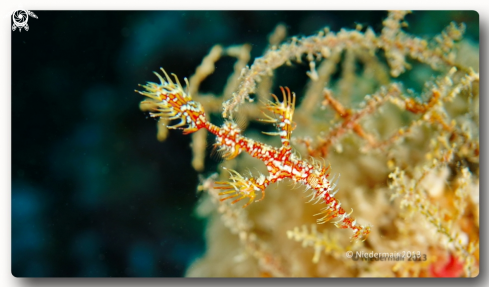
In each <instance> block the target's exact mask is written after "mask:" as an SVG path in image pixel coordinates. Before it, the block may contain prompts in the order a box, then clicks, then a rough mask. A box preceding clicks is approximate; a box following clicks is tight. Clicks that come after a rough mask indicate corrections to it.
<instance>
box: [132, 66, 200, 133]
mask: <svg viewBox="0 0 489 287" xmlns="http://www.w3.org/2000/svg"><path fill="white" fill-rule="evenodd" d="M161 71H162V72H163V74H164V75H165V78H163V77H162V76H161V75H160V74H158V73H156V72H154V74H155V75H156V76H157V77H158V79H159V80H160V83H159V84H158V83H153V82H148V83H147V84H146V85H143V86H142V87H143V88H144V89H145V91H137V90H136V92H138V93H140V94H141V95H143V96H146V97H148V98H150V100H146V101H143V103H145V102H151V103H152V104H153V106H154V108H153V111H152V112H151V113H150V115H151V116H152V117H160V118H164V119H168V120H180V122H179V123H177V124H175V125H172V126H168V128H169V129H181V130H183V133H184V134H189V133H192V132H195V131H197V130H199V129H201V128H203V127H205V126H206V123H207V122H206V118H205V112H204V108H203V107H202V106H201V105H200V103H198V102H195V101H192V97H191V95H190V93H189V92H188V86H189V83H188V80H187V78H185V83H186V84H187V91H185V90H184V89H183V87H182V85H181V84H180V81H179V80H178V77H177V76H176V75H175V74H172V76H173V77H174V78H175V82H176V83H174V82H173V81H172V80H171V78H170V77H169V76H168V74H167V73H166V71H165V70H164V69H163V68H162V69H161Z"/></svg>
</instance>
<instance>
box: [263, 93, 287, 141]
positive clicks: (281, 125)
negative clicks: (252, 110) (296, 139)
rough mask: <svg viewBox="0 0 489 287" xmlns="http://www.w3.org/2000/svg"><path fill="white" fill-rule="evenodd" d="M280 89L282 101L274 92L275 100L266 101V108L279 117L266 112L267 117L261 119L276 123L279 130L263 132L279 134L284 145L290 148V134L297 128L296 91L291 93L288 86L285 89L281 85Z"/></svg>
mask: <svg viewBox="0 0 489 287" xmlns="http://www.w3.org/2000/svg"><path fill="white" fill-rule="evenodd" d="M280 90H281V91H282V95H283V101H282V102H280V101H279V100H278V98H277V96H275V95H274V94H272V97H273V98H274V99H275V102H268V103H265V104H266V105H265V109H267V110H269V111H270V112H272V113H274V114H275V115H277V116H278V119H277V118H273V117H271V116H269V115H267V114H266V113H264V114H265V117H266V118H264V119H260V121H262V122H268V123H273V124H275V125H276V126H277V129H278V130H279V131H278V132H275V133H267V132H263V133H264V134H267V135H272V136H274V135H279V136H280V139H281V141H282V146H283V147H286V148H290V136H291V134H292V130H294V128H295V124H294V123H293V121H292V118H293V116H294V110H295V93H291V92H290V89H289V88H287V87H285V89H284V88H283V87H280Z"/></svg>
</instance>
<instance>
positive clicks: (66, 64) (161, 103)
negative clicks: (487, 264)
mask: <svg viewBox="0 0 489 287" xmlns="http://www.w3.org/2000/svg"><path fill="white" fill-rule="evenodd" d="M12 19H13V20H12V37H11V51H12V94H11V102H12V142H11V144H12V169H11V172H12V185H11V186H12V191H11V193H12V197H11V198H12V202H11V204H12V214H11V216H12V221H11V222H12V230H11V234H12V246H11V249H12V258H11V262H12V265H11V266H12V270H11V271H12V274H13V275H14V276H16V277H343V278H350V277H441V278H445V277H476V276H478V274H479V262H480V258H479V130H480V128H479V14H478V13H477V12H476V11H42V10H36V11H27V10H19V11H16V12H15V13H14V15H13V16H12ZM34 110H36V111H34Z"/></svg>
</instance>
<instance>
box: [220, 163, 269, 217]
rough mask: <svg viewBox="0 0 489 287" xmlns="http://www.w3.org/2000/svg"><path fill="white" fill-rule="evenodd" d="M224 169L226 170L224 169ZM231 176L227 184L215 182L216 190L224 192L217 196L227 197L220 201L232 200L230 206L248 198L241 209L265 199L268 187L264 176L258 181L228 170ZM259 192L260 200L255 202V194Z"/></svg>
mask: <svg viewBox="0 0 489 287" xmlns="http://www.w3.org/2000/svg"><path fill="white" fill-rule="evenodd" d="M225 169H226V168H225ZM228 171H229V173H230V174H231V177H230V180H231V181H229V182H225V181H216V182H215V184H216V187H215V188H216V189H221V190H224V191H222V192H220V193H219V195H227V197H224V198H221V201H224V200H227V199H234V200H233V202H232V204H235V203H237V202H238V201H241V200H243V199H245V198H249V200H248V202H247V203H246V204H245V205H243V208H245V207H247V206H248V205H250V204H251V203H252V202H258V201H261V200H263V198H265V188H266V187H267V185H268V179H267V178H265V176H264V175H260V177H259V178H258V179H255V178H246V177H243V176H242V175H241V174H239V173H238V172H237V171H235V170H232V169H229V170H228ZM258 191H261V194H262V195H261V198H260V199H258V200H255V198H256V196H257V192H258Z"/></svg>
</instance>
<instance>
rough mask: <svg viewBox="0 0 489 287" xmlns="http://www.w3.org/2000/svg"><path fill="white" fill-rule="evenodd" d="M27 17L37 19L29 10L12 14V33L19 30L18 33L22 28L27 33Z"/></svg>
mask: <svg viewBox="0 0 489 287" xmlns="http://www.w3.org/2000/svg"><path fill="white" fill-rule="evenodd" d="M29 16H31V17H34V18H36V19H37V15H36V14H34V13H33V12H31V11H29V10H17V11H15V12H14V13H13V14H12V20H13V21H14V24H13V25H12V31H15V29H17V28H19V32H22V28H24V29H25V30H26V31H29V25H27V20H29Z"/></svg>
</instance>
